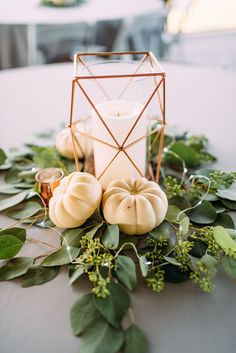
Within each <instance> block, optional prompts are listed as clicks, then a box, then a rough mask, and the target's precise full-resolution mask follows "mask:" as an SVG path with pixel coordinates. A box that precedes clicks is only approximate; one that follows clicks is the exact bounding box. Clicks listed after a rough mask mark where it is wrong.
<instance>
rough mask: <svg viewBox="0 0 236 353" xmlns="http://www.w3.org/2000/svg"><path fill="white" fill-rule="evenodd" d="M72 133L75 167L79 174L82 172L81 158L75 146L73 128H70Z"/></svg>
mask: <svg viewBox="0 0 236 353" xmlns="http://www.w3.org/2000/svg"><path fill="white" fill-rule="evenodd" d="M70 132H71V138H72V144H73V153H74V159H75V165H76V169H77V171H78V172H79V171H80V167H79V161H78V159H79V157H78V154H77V151H76V146H75V141H74V133H73V131H72V128H71V127H70Z"/></svg>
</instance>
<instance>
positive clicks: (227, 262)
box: [222, 256, 236, 281]
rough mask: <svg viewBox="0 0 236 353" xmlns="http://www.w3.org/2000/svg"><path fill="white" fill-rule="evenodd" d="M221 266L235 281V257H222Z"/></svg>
mask: <svg viewBox="0 0 236 353" xmlns="http://www.w3.org/2000/svg"><path fill="white" fill-rule="evenodd" d="M222 267H223V269H224V270H225V272H226V273H227V275H228V276H229V278H231V279H232V280H234V281H236V259H235V258H233V257H231V256H224V257H223V258H222Z"/></svg>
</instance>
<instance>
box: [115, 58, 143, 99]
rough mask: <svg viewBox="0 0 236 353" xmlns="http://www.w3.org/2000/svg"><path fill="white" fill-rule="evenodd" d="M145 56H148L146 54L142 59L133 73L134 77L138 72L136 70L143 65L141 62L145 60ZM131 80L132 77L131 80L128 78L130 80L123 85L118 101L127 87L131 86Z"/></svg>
mask: <svg viewBox="0 0 236 353" xmlns="http://www.w3.org/2000/svg"><path fill="white" fill-rule="evenodd" d="M147 56H148V55H147V54H146V55H144V57H143V58H142V60H141V61H140V63H139V64H138V66H137V68H136V70H135V71H134V74H135V75H136V73H137V72H138V70H139V68H140V67H141V65H142V64H143V62H144V61H145V60H146V58H147ZM133 79H134V77H131V78H130V80H129V81H128V82H127V84H126V85H125V87H124V88H123V90H122V91H121V93H120V95H119V97H118V99H120V98H121V97H122V96H123V94H124V93H125V91H126V89H127V87H128V86H129V85H130V84H131V82H132V81H133Z"/></svg>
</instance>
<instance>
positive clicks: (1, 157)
mask: <svg viewBox="0 0 236 353" xmlns="http://www.w3.org/2000/svg"><path fill="white" fill-rule="evenodd" d="M6 159H7V156H6V153H5V152H4V151H3V149H2V148H0V165H2V164H3V163H4V162H5V160H6Z"/></svg>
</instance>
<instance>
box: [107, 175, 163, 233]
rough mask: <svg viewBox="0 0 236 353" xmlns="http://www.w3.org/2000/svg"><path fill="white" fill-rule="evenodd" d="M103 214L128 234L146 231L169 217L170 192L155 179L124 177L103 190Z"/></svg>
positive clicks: (109, 221) (108, 220)
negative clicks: (167, 195) (164, 190)
mask: <svg viewBox="0 0 236 353" xmlns="http://www.w3.org/2000/svg"><path fill="white" fill-rule="evenodd" d="M102 205H103V214H104V217H105V219H106V221H107V222H108V223H110V224H118V225H119V227H120V230H121V231H122V232H124V233H126V234H130V235H132V234H145V233H148V232H150V231H151V230H152V229H153V228H155V227H157V226H158V225H159V224H160V223H161V222H162V221H163V220H164V218H165V215H166V212H167V208H168V201H167V197H166V194H165V193H164V192H163V191H162V190H161V188H160V187H159V186H158V184H156V183H155V182H153V181H148V180H147V179H145V178H140V179H138V180H135V179H133V178H122V179H119V180H115V181H112V182H111V183H110V184H109V185H108V187H107V189H106V191H105V193H104V194H103V200H102Z"/></svg>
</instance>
